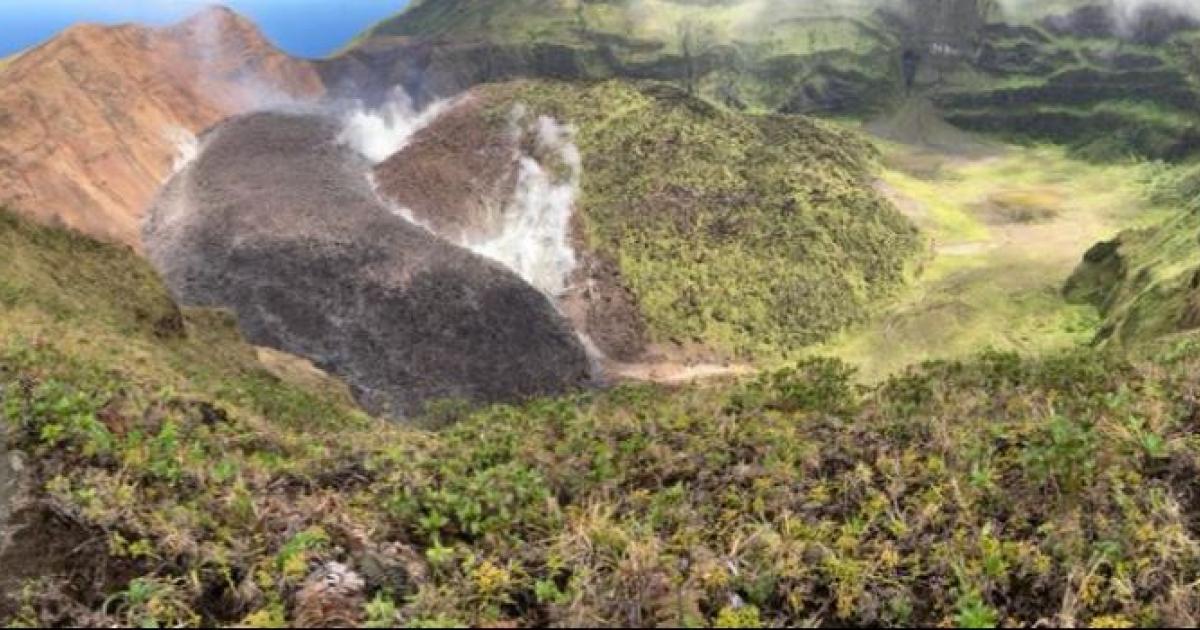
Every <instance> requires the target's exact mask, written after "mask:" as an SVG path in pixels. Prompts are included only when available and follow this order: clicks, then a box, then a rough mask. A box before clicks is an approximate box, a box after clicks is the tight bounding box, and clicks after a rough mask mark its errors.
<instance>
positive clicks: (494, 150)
mask: <svg viewBox="0 0 1200 630" xmlns="http://www.w3.org/2000/svg"><path fill="white" fill-rule="evenodd" d="M510 112H511V104H510V103H508V102H506V101H504V100H502V99H501V98H497V97H493V98H492V99H484V98H482V97H480V96H479V95H478V94H476V93H470V92H469V93H467V94H466V95H464V96H462V97H460V98H459V100H458V101H457V102H456V103H455V104H454V105H452V106H451V107H450V109H448V110H447V111H446V112H445V113H443V114H442V115H441V116H439V117H438V118H437V119H436V120H435V121H434V122H433V123H432V124H430V125H429V126H428V127H426V128H425V129H422V130H421V131H420V132H418V133H417V134H416V135H415V136H414V138H413V140H412V142H411V143H409V145H408V146H406V147H405V148H404V149H403V150H401V151H400V152H398V153H397V154H396V155H394V156H392V157H391V158H389V159H388V160H385V161H384V162H383V163H381V164H380V165H378V166H377V167H376V168H375V179H376V181H377V182H378V185H379V190H380V193H381V194H382V195H384V197H385V198H387V199H388V200H389V201H392V202H394V203H396V204H399V205H400V206H403V207H405V208H407V209H409V210H410V211H411V212H412V214H413V216H414V218H416V219H417V220H418V221H419V222H421V223H422V224H423V225H427V226H429V227H430V228H431V229H433V230H434V231H435V232H436V233H437V234H439V235H441V236H443V237H445V238H447V239H449V240H451V241H455V242H461V237H462V236H464V235H466V236H476V237H477V236H479V235H486V234H489V233H491V232H492V230H494V229H496V228H497V227H498V226H497V224H496V223H495V221H496V220H497V219H498V218H499V212H498V209H499V208H502V207H503V205H504V203H505V202H506V201H508V200H509V199H510V198H511V197H512V195H513V193H514V191H515V187H516V182H517V175H518V166H519V164H518V161H519V160H520V157H521V155H522V153H525V154H531V153H532V149H531V148H530V147H526V146H524V144H528V142H527V141H528V138H526V137H523V136H522V134H521V133H520V132H519V130H516V129H514V126H513V125H512V123H511V122H510V119H509V113H510ZM580 221H581V219H580V217H579V215H578V214H577V215H576V217H575V221H574V227H575V230H574V231H575V251H576V256H577V257H578V260H579V264H578V267H577V271H576V275H575V278H574V283H573V285H574V286H573V288H572V289H571V290H570V291H569V292H568V293H567V295H565V296H563V297H561V298H560V299H559V303H558V306H559V308H560V310H562V311H563V313H564V314H565V315H566V316H567V318H568V319H570V321H571V323H572V325H573V326H574V327H575V329H576V330H577V331H579V332H581V333H582V334H584V335H585V336H586V337H587V338H588V339H589V340H590V341H591V342H592V343H593V344H595V347H596V349H598V350H599V351H600V352H601V353H603V354H604V355H605V356H606V357H608V358H610V359H613V360H617V361H634V360H636V359H637V358H638V357H640V356H641V355H642V354H643V353H644V352H645V350H646V343H647V338H646V324H645V322H644V320H643V318H642V314H641V310H640V308H639V306H638V303H637V298H636V296H634V294H633V292H632V291H630V290H629V288H628V287H627V286H626V285H625V282H624V279H623V278H622V277H621V273H620V270H619V268H618V267H617V264H616V261H614V260H612V259H611V258H610V257H606V256H604V255H602V254H601V253H599V252H595V251H593V250H591V249H590V248H589V247H588V246H587V243H586V241H585V240H584V238H583V236H582V229H581V225H580Z"/></svg>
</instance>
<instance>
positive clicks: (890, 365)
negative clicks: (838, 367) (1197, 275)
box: [814, 145, 1171, 378]
mask: <svg viewBox="0 0 1200 630" xmlns="http://www.w3.org/2000/svg"><path fill="white" fill-rule="evenodd" d="M885 163H886V164H888V165H889V167H888V168H887V169H885V171H884V172H883V173H882V175H881V181H882V187H883V189H884V190H885V191H886V192H888V194H889V195H890V196H891V197H892V198H893V200H894V201H895V202H896V203H897V205H898V206H899V207H900V208H901V209H902V210H904V211H906V212H907V213H908V214H909V216H910V217H911V218H912V219H913V220H914V221H915V222H916V223H917V224H918V225H919V226H920V227H921V228H922V231H923V233H924V234H925V235H926V236H927V237H928V239H929V241H930V253H929V257H930V258H929V260H928V262H927V264H926V266H925V268H924V270H923V273H921V274H920V275H919V276H917V277H916V278H914V282H913V284H912V286H911V288H910V289H909V290H908V291H907V292H906V293H905V294H904V295H902V296H901V297H900V298H899V299H898V300H897V301H896V302H895V303H894V304H892V305H891V306H890V307H888V308H885V309H884V310H883V311H882V312H880V313H879V314H878V315H876V316H875V317H874V318H873V319H872V321H871V322H870V323H868V324H866V325H864V326H859V327H853V328H851V329H849V330H847V331H845V332H844V333H843V334H841V335H840V336H839V337H838V338H837V339H836V340H835V341H832V342H830V343H828V344H824V345H823V346H821V347H819V348H817V349H816V350H814V352H816V353H831V354H834V355H836V356H839V357H842V358H844V359H846V360H848V361H850V362H852V363H854V364H856V365H859V366H860V367H861V368H862V371H863V374H864V375H865V376H867V377H874V378H878V377H882V376H885V375H887V374H889V373H892V372H894V371H895V370H898V369H901V368H903V367H904V366H906V365H908V364H911V363H914V362H920V361H924V360H929V359H938V358H953V357H959V356H964V355H967V354H971V353H973V352H975V351H977V350H978V349H979V348H981V347H995V348H998V349H1005V350H1019V351H1022V352H1029V353H1041V352H1045V351H1049V350H1057V349H1062V348H1065V347H1070V346H1073V345H1077V344H1080V343H1084V342H1087V341H1089V340H1090V339H1091V338H1092V337H1093V336H1094V334H1095V329H1096V326H1097V325H1098V323H1099V313H1098V312H1097V311H1096V310H1095V309H1094V308H1093V307H1091V306H1087V305H1078V304H1069V303H1067V301H1066V300H1065V299H1064V298H1063V297H1062V288H1063V285H1064V284H1065V282H1066V280H1067V278H1068V277H1069V276H1070V274H1071V272H1072V271H1073V270H1074V268H1075V267H1076V265H1077V264H1078V263H1079V261H1080V260H1081V258H1082V255H1083V253H1084V252H1085V251H1086V250H1087V249H1088V248H1089V247H1090V246H1091V245H1092V244H1094V243H1095V242H1097V241H1100V240H1103V239H1106V238H1111V237H1112V235H1114V234H1116V233H1117V232H1118V231H1120V230H1121V229H1124V228H1128V227H1134V226H1140V225H1148V224H1152V223H1154V222H1155V221H1157V220H1161V219H1162V218H1163V217H1164V216H1166V215H1168V214H1170V212H1171V209H1170V206H1169V205H1166V204H1156V203H1154V202H1151V201H1150V200H1148V198H1147V196H1146V195H1145V194H1144V191H1143V189H1144V184H1145V181H1146V178H1147V176H1148V174H1149V173H1150V172H1151V170H1152V169H1151V167H1149V166H1147V165H1144V164H1139V163H1119V164H1095V163H1089V162H1083V161H1079V160H1074V159H1071V158H1070V157H1069V156H1068V155H1067V154H1066V152H1065V151H1064V150H1062V149H1059V148H1053V147H1034V148H1016V147H1009V148H1003V149H1002V150H998V151H997V152H995V153H994V154H992V155H986V156H982V157H953V156H939V155H937V154H931V153H929V152H928V151H923V150H918V149H913V148H911V147H904V146H899V145H886V146H885Z"/></svg>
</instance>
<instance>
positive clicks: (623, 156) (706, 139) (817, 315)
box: [484, 81, 923, 356]
mask: <svg viewBox="0 0 1200 630" xmlns="http://www.w3.org/2000/svg"><path fill="white" fill-rule="evenodd" d="M487 90H490V92H489V91H485V92H484V94H485V96H484V98H490V99H495V100H496V101H498V102H500V103H502V104H503V105H502V106H498V107H497V111H496V115H497V116H503V115H506V112H507V108H508V107H509V105H508V104H509V103H511V102H512V101H519V102H521V103H523V104H525V105H526V106H528V107H529V108H530V109H531V111H535V112H538V113H541V114H549V115H552V116H554V117H556V118H558V119H559V120H563V121H568V122H569V123H571V124H573V125H575V126H576V127H577V128H578V134H577V138H576V140H577V142H578V145H579V148H580V150H581V152H582V154H583V158H584V165H583V166H584V167H583V182H582V191H581V198H580V200H579V204H578V209H579V212H580V213H581V215H582V218H583V222H584V231H585V235H586V242H587V245H588V246H589V247H591V248H593V249H594V250H597V251H599V252H601V253H602V254H604V255H606V256H609V257H611V258H612V259H614V260H616V261H618V265H619V268H620V271H621V275H622V277H623V279H624V281H625V282H627V283H628V285H629V287H630V288H631V289H632V291H633V292H634V293H635V294H636V295H637V297H638V300H639V302H640V305H641V309H642V311H643V313H644V315H645V318H646V321H647V324H648V326H649V329H650V333H651V335H652V336H653V337H654V338H655V340H657V341H677V342H681V343H695V342H698V343H702V344H706V345H709V346H711V347H715V348H718V349H720V350H723V351H725V352H727V353H731V354H739V355H742V356H764V355H776V356H777V355H779V354H781V353H786V352H788V351H792V350H795V349H798V348H800V347H802V346H804V345H807V344H811V343H812V342H814V341H817V340H820V339H823V338H825V337H827V336H828V335H830V334H832V333H834V332H836V331H838V330H840V329H842V328H844V327H845V326H846V325H847V324H849V323H852V322H855V321H859V320H860V319H861V318H862V317H864V316H865V315H866V314H867V313H869V312H870V311H871V309H872V306H873V305H874V304H875V303H876V302H878V301H879V300H880V299H881V298H884V297H886V296H889V295H891V294H892V293H893V292H894V291H895V290H896V289H897V287H899V286H900V285H901V284H902V283H903V282H904V281H905V278H906V272H907V271H908V270H909V267H910V262H911V261H912V259H913V258H914V257H915V256H916V255H917V254H918V252H919V251H920V250H921V249H922V247H923V243H922V241H921V239H920V237H919V236H918V234H917V232H916V230H915V228H914V227H913V226H912V225H911V223H910V222H909V221H908V220H907V219H905V218H904V217H903V216H902V215H901V214H900V213H899V212H897V211H896V210H895V208H893V207H892V206H891V204H889V203H888V202H887V201H886V200H885V199H884V198H883V197H881V196H880V195H879V194H878V193H877V192H876V191H875V190H874V189H873V188H872V186H871V178H872V176H873V173H874V172H875V171H876V170H877V165H876V159H877V153H876V151H875V149H874V148H873V147H872V146H871V145H870V144H869V143H868V142H867V141H866V140H865V139H863V138H861V137H860V136H858V135H857V134H855V133H853V132H850V131H846V130H844V129H842V128H839V127H837V126H835V125H832V124H828V123H824V122H821V121H817V120H814V119H810V118H806V117H800V116H757V115H746V114H740V113H736V112H729V111H725V110H721V109H718V108H715V107H713V106H711V105H708V104H707V103H705V102H703V101H701V100H698V99H694V98H691V97H689V96H687V95H686V94H685V93H683V92H682V91H680V90H676V89H674V88H670V87H666V86H662V85H652V86H651V85H647V86H642V87H640V88H638V87H633V86H631V85H630V84H628V83H625V82H617V81H612V82H605V83H599V84H593V85H590V86H585V87H581V86H579V85H577V84H566V83H524V84H518V85H517V86H516V87H512V86H498V87H492V88H487Z"/></svg>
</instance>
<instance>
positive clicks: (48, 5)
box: [0, 0, 408, 57]
mask: <svg viewBox="0 0 1200 630" xmlns="http://www.w3.org/2000/svg"><path fill="white" fill-rule="evenodd" d="M407 3H408V0H224V1H223V2H221V4H224V5H226V6H229V7H230V8H232V9H234V10H236V11H238V12H239V13H241V14H243V15H246V16H248V17H249V18H251V19H252V20H254V22H255V23H257V24H258V25H259V27H260V28H262V30H263V32H264V33H266V35H267V36H268V37H269V38H271V40H272V41H273V42H274V43H275V44H276V45H277V46H279V47H280V48H282V49H283V50H285V51H287V52H289V53H291V54H293V55H296V56H299V57H324V56H326V55H329V54H330V53H333V52H334V51H336V50H338V49H339V48H341V47H342V46H344V45H345V44H346V43H347V42H349V41H350V39H351V38H353V37H354V36H355V35H357V34H359V33H360V32H362V31H363V30H364V29H366V28H367V27H368V26H370V25H371V24H373V23H375V22H377V21H379V20H380V19H382V18H385V17H387V16H389V15H393V14H395V13H397V12H399V11H400V10H402V9H403V8H404V6H405V5H406V4H407ZM210 4H213V2H210V1H203V0H0V57H6V56H8V55H10V54H13V53H15V52H19V51H21V50H24V49H26V48H29V47H30V46H36V45H37V44H40V43H42V42H44V41H45V40H47V39H50V38H51V37H53V36H54V35H55V34H56V33H58V32H59V31H61V30H63V29H64V28H66V27H68V26H70V25H72V24H75V23H77V22H99V23H104V24H118V23H122V22H139V23H143V24H154V25H162V24H170V23H172V22H175V21H178V20H180V19H182V18H184V17H187V16H188V15H191V14H192V13H195V12H196V11H199V10H200V9H202V8H204V7H205V6H207V5H210Z"/></svg>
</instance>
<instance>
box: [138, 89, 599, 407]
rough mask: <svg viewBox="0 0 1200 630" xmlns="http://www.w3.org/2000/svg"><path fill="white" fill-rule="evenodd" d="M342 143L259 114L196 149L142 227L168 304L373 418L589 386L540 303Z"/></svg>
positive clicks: (579, 359) (307, 123) (310, 125)
mask: <svg viewBox="0 0 1200 630" xmlns="http://www.w3.org/2000/svg"><path fill="white" fill-rule="evenodd" d="M340 130H341V127H340V125H339V124H338V123H336V122H335V121H333V120H330V119H327V118H324V117H322V116H319V115H315V114H298V113H293V114H284V113H260V114H251V115H249V116H244V117H240V118H235V119H233V120H231V121H230V122H228V123H226V124H224V125H222V126H220V127H217V128H215V129H214V130H213V131H212V132H211V133H210V134H208V135H207V136H206V137H205V139H204V147H203V149H202V151H201V153H200V155H199V157H198V158H197V159H196V160H195V161H194V162H193V163H192V164H191V165H190V166H188V167H187V168H185V169H184V170H182V171H181V172H180V173H179V174H177V175H176V176H175V177H173V178H172V179H171V181H170V182H169V183H168V185H167V187H166V188H165V189H164V191H163V193H162V194H161V196H160V198H159V199H158V200H157V201H156V203H155V204H154V206H153V209H152V211H151V215H150V217H149V220H148V223H147V225H146V230H145V243H146V248H147V253H148V254H149V256H150V258H151V260H152V261H153V262H154V263H155V264H156V265H157V266H158V268H159V269H160V271H161V272H162V273H163V275H164V276H165V278H166V280H167V283H168V285H169V286H170V287H171V288H172V290H173V291H174V292H175V293H176V294H177V296H178V297H179V298H180V299H181V300H182V301H184V302H185V303H188V304H200V305H213V306H226V307H230V308H232V309H233V310H234V311H236V313H237V316H238V321H239V323H240V326H241V328H242V330H243V333H244V334H245V335H246V336H247V337H248V338H249V339H250V340H251V341H252V342H253V343H256V344H260V345H265V346H269V347H273V348H278V349H281V350H284V351H287V352H290V353H293V354H297V355H300V356H304V357H306V358H309V359H311V360H312V361H313V362H314V363H316V364H317V365H318V366H320V367H321V368H323V369H326V370H328V371H330V372H332V373H334V374H336V375H338V376H340V377H342V378H343V379H344V380H345V381H346V382H347V383H348V384H349V385H350V387H351V389H352V390H353V391H354V392H355V394H356V397H357V398H358V399H359V401H360V403H361V404H362V405H363V406H364V407H366V408H367V409H369V410H371V411H374V412H381V413H391V414H394V415H408V414H412V413H415V412H419V411H420V410H421V409H422V407H423V406H424V405H425V403H427V402H429V401H432V400H437V399H446V398H456V399H468V400H472V401H480V402H490V401H505V400H515V399H521V398H525V397H530V396H537V395H542V394H553V393H559V392H562V391H564V390H567V389H570V388H572V387H575V386H578V385H581V384H583V383H584V382H586V381H587V379H588V378H589V364H588V359H587V356H586V353H585V352H584V350H583V347H582V346H581V344H580V343H579V341H578V340H577V338H576V337H575V335H574V333H573V332H572V330H571V328H570V327H569V326H568V324H567V322H566V321H565V320H564V319H563V318H562V317H561V316H560V315H559V314H558V312H557V311H556V310H555V309H554V307H553V306H552V305H551V304H550V302H549V301H548V300H547V298H546V297H545V296H544V295H543V294H542V293H541V292H539V291H538V290H536V289H534V288H533V287H531V286H529V285H528V284H526V283H525V282H524V281H522V280H521V279H520V278H519V277H517V276H516V275H515V274H514V273H512V272H510V271H508V270H507V269H504V268H503V267H501V266H500V265H499V264H497V263H494V262H491V261H488V260H486V259H484V258H482V257H479V256H477V255H475V254H473V253H471V252H469V251H467V250H465V249H461V248H458V247H456V246H453V245H451V244H450V243H448V242H446V241H443V240H441V239H439V238H437V237H435V236H434V235H433V234H431V233H430V232H428V231H426V230H424V229H423V228H419V227H417V226H415V225H412V224H410V223H408V222H406V221H404V220H402V219H400V218H398V217H397V216H395V215H394V214H393V213H392V212H391V211H390V210H389V209H388V208H387V207H386V206H385V205H384V204H383V203H382V202H381V201H380V200H379V198H378V197H377V196H376V194H375V192H374V191H373V190H372V188H371V186H370V184H369V182H368V179H367V177H366V175H367V172H368V168H369V165H368V164H367V162H366V161H365V160H364V159H363V158H361V157H359V155H358V154H357V153H354V152H353V151H352V150H351V149H350V148H348V147H346V146H343V145H341V144H340V143H339V141H338V136H339V132H340Z"/></svg>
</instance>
